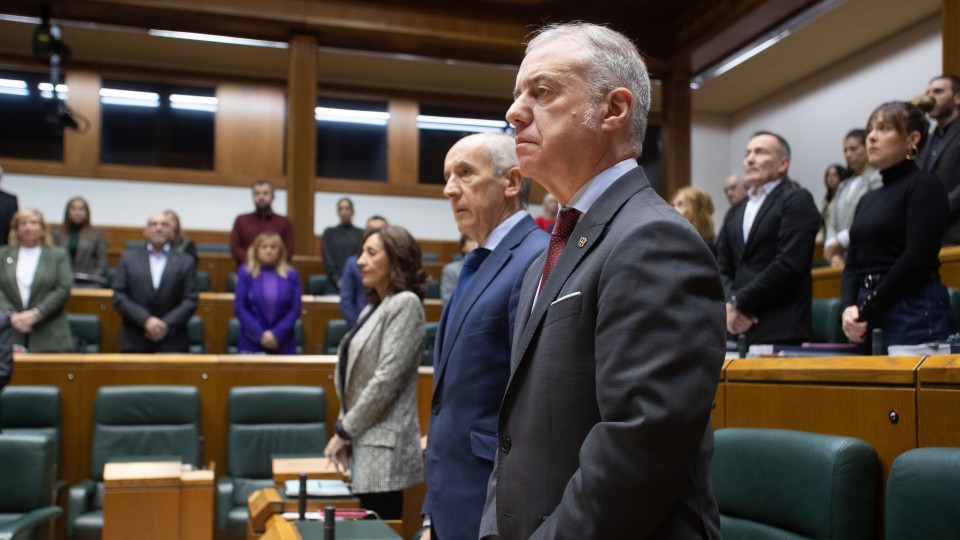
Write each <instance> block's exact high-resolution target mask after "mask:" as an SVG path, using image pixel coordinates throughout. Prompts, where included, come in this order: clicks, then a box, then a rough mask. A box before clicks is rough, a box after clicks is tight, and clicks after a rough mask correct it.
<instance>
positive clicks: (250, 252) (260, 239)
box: [247, 231, 290, 278]
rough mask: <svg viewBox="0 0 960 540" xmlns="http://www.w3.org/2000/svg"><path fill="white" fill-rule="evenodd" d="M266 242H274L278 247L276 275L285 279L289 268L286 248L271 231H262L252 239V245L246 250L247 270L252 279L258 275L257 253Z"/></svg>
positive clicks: (281, 239)
mask: <svg viewBox="0 0 960 540" xmlns="http://www.w3.org/2000/svg"><path fill="white" fill-rule="evenodd" d="M267 240H274V241H276V242H277V244H278V245H279V246H280V255H279V257H278V258H277V273H278V274H280V277H282V278H285V277H287V270H288V269H289V268H290V265H289V264H287V246H285V245H284V244H283V238H281V237H280V235H279V234H277V233H275V232H273V231H264V232H262V233H260V234H258V235H257V237H256V238H254V239H253V243H252V244H250V247H248V248H247V270H249V271H250V275H251V276H253V277H257V276H259V275H260V259H259V258H257V251H258V250H259V249H260V246H261V245H263V243H264V242H266V241H267Z"/></svg>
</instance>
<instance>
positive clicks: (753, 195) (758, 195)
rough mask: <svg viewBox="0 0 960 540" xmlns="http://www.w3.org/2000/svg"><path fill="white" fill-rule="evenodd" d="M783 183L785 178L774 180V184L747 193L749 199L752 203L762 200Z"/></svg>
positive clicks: (768, 183) (769, 183)
mask: <svg viewBox="0 0 960 540" xmlns="http://www.w3.org/2000/svg"><path fill="white" fill-rule="evenodd" d="M782 183H783V178H779V179H777V180H774V181H773V182H767V183H766V184H764V185H762V186H760V187H759V188H755V189H751V190H749V191H747V197H750V200H751V201H755V200H757V199H762V198H764V197H766V196H767V195H769V194H770V192H771V191H773V190H775V189H777V186H779V185H780V184H782Z"/></svg>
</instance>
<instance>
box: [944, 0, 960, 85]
mask: <svg viewBox="0 0 960 540" xmlns="http://www.w3.org/2000/svg"><path fill="white" fill-rule="evenodd" d="M940 17H941V23H942V25H943V73H952V74H954V75H956V74H958V73H960V30H958V28H960V0H943V10H942V11H941V13H940Z"/></svg>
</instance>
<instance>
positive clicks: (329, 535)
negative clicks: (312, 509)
mask: <svg viewBox="0 0 960 540" xmlns="http://www.w3.org/2000/svg"><path fill="white" fill-rule="evenodd" d="M336 533H337V509H336V508H334V507H332V506H325V507H324V508H323V540H336V539H335V538H334V536H335V535H336Z"/></svg>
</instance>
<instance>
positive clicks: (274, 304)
mask: <svg viewBox="0 0 960 540" xmlns="http://www.w3.org/2000/svg"><path fill="white" fill-rule="evenodd" d="M300 296H301V288H300V274H299V273H298V272H297V271H296V270H295V269H294V268H293V267H291V266H290V265H289V264H287V249H286V247H284V244H283V239H282V238H281V237H280V235H279V234H277V233H275V232H270V231H267V232H263V233H260V234H259V235H258V236H257V237H256V238H254V240H253V244H251V245H250V248H249V249H247V262H246V264H242V265H240V268H238V269H237V286H236V288H235V289H234V297H233V308H234V312H235V313H236V314H237V319H239V320H240V335H239V336H238V337H237V351H238V352H240V353H267V354H296V352H297V342H296V335H295V333H294V326H295V325H296V323H297V319H299V318H300V308H301V299H300Z"/></svg>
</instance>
